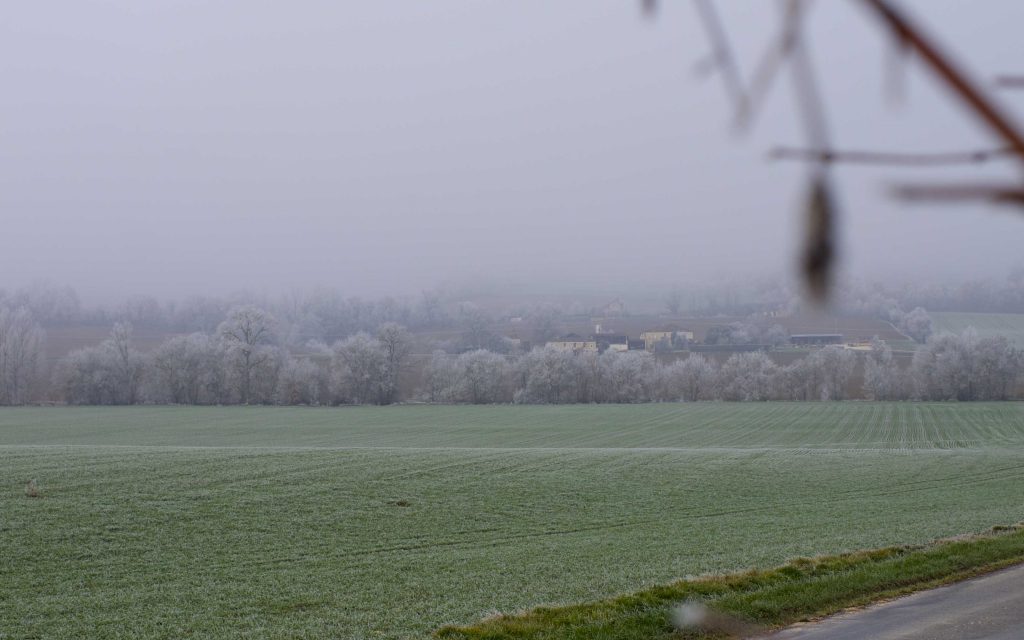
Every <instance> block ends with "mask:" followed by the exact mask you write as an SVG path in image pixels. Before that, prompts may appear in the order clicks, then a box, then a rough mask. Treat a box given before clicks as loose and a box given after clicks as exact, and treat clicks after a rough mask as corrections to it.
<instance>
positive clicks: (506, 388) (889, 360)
mask: <svg viewBox="0 0 1024 640" xmlns="http://www.w3.org/2000/svg"><path fill="white" fill-rule="evenodd" d="M863 358H864V363H863V367H864V376H863V388H862V392H863V396H864V397H865V398H867V399H875V400H961V401H968V400H1009V399H1012V398H1015V397H1017V394H1018V393H1019V391H1020V383H1021V381H1022V376H1024V353H1022V352H1021V350H1020V349H1017V348H1016V347H1014V346H1013V345H1012V344H1010V343H1009V342H1008V341H1007V340H1006V339H1005V338H1003V337H997V338H983V339H979V338H978V337H977V335H976V334H975V333H974V332H973V331H970V330H969V331H966V332H964V334H962V335H960V336H954V335H950V334H943V335H940V336H937V337H935V338H933V339H932V340H930V341H929V342H928V343H927V344H926V345H925V346H923V347H921V348H920V349H919V350H918V351H917V352H916V353H915V355H914V357H913V360H912V362H911V363H910V365H909V366H907V367H900V366H899V364H898V363H897V361H896V359H895V358H894V356H893V352H892V350H891V349H890V348H889V346H888V345H886V344H885V343H883V342H881V341H877V340H876V341H875V342H874V344H873V345H872V349H871V350H870V351H869V352H866V353H865V354H864V356H863ZM857 359H858V356H857V354H856V353H855V352H853V351H851V350H849V349H845V348H843V347H840V346H836V345H831V346H827V347H823V348H821V349H816V350H814V351H811V352H809V353H808V354H807V355H806V356H805V357H803V358H800V359H799V360H797V361H795V362H793V363H792V364H789V365H785V366H781V365H778V364H776V363H775V362H774V361H773V360H772V359H771V357H769V355H768V354H767V353H765V352H763V351H753V352H743V353H737V354H734V355H732V356H731V357H729V358H728V359H727V360H726V361H725V362H723V363H722V364H721V365H717V364H716V363H715V361H713V360H710V359H707V358H705V357H704V356H702V355H700V354H692V355H690V356H689V357H687V358H685V359H682V360H676V361H674V362H671V363H668V364H663V363H661V362H660V361H659V360H658V359H656V358H655V357H653V356H652V355H650V354H648V353H645V352H635V351H627V352H621V353H617V352H613V351H606V352H605V353H604V354H601V355H598V354H596V353H578V354H573V353H568V352H565V351H558V350H554V349H535V350H533V351H531V352H529V353H526V354H524V355H522V356H520V357H518V358H508V357H504V356H501V355H498V354H494V353H491V352H488V351H484V350H478V351H473V352H469V353H464V354H461V355H459V356H457V357H452V356H449V355H447V354H444V353H437V354H435V355H434V357H433V359H432V361H431V363H430V365H429V367H428V369H427V372H426V385H425V386H426V388H425V391H424V399H426V400H429V401H432V402H444V403H470V404H486V403H503V402H516V403H540V404H571V403H595V402H597V403H600V402H619V403H621V402H627V403H628V402H675V401H697V400H728V401H766V400H804V401H806V400H842V399H845V398H846V397H847V393H848V391H849V390H850V386H851V380H852V377H853V375H854V372H855V369H856V366H857Z"/></svg>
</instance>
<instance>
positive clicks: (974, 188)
mask: <svg viewBox="0 0 1024 640" xmlns="http://www.w3.org/2000/svg"><path fill="white" fill-rule="evenodd" d="M893 192H894V193H895V195H896V196H897V197H899V198H902V199H904V200H915V201H928V202H944V203H959V202H965V201H984V202H993V203H1000V204H1013V205H1022V204H1024V187H1022V186H1021V185H1018V184H989V185H985V184H953V185H950V184H941V185H934V184H904V185H897V186H895V187H893Z"/></svg>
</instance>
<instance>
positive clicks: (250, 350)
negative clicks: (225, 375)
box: [217, 305, 275, 404]
mask: <svg viewBox="0 0 1024 640" xmlns="http://www.w3.org/2000/svg"><path fill="white" fill-rule="evenodd" d="M274 325H275V322H274V318H273V316H271V315H270V314H269V313H268V312H266V311H264V310H263V309H260V308H258V307H255V306H252V305H245V306H240V307H234V308H232V309H231V311H230V312H228V317H227V319H226V320H225V321H224V322H222V323H220V326H219V327H217V335H218V336H219V337H220V339H221V340H222V342H223V344H224V349H225V355H226V356H227V359H228V367H229V370H230V372H231V373H232V380H233V382H234V388H235V391H236V393H237V394H238V398H239V400H240V401H241V402H242V404H248V403H249V401H250V396H251V395H252V391H253V385H254V384H255V383H259V384H260V385H262V386H267V381H264V380H256V379H255V374H256V373H257V372H261V373H266V372H267V370H268V369H272V368H273V367H272V366H271V365H272V364H273V362H272V361H273V360H274V358H275V354H274V352H273V351H272V350H270V349H269V348H268V347H269V346H270V345H271V344H272V342H273V340H274Z"/></svg>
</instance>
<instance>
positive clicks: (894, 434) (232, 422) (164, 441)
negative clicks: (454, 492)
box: [0, 402, 1024, 449]
mask: <svg viewBox="0 0 1024 640" xmlns="http://www.w3.org/2000/svg"><path fill="white" fill-rule="evenodd" d="M16 444H33V445H41V444H56V445H76V444H83V445H140V446H183V447H298V448H356V447H380V448H431V449H444V448H489V449H502V448H508V449H529V448H574V449H579V448H583V449H587V448H594V449H600V448H609V449H629V448H643V449H657V448H678V449H694V448H697V449H703V448H710V447H720V448H739V449H762V448H787V449H788V448H823V449H950V448H954V449H955V448H985V447H1006V446H1013V447H1015V446H1024V403H965V404H960V405H957V404H950V403H910V402H904V403H870V402H850V403H799V402H789V403H785V402H771V403H694V404H641V405H607V406H592V405H591V406H588V405H574V406H547V407H545V406H515V407H509V406H481V407H472V406H436V407H435V406H398V407H351V408H341V409H331V408H297V407H124V408H102V407H75V408H7V409H0V446H2V445H16Z"/></svg>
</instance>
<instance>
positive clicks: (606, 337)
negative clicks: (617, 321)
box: [594, 333, 629, 353]
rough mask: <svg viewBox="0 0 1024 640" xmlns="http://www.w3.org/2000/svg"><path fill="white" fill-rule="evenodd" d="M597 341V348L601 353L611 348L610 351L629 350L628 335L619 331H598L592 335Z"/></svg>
mask: <svg viewBox="0 0 1024 640" xmlns="http://www.w3.org/2000/svg"><path fill="white" fill-rule="evenodd" d="M594 341H595V342H597V350H598V351H600V352H601V353H604V352H605V351H608V350H609V349H611V350H612V351H627V350H629V337H628V336H625V335H623V334H619V333H598V334H595V335H594Z"/></svg>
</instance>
